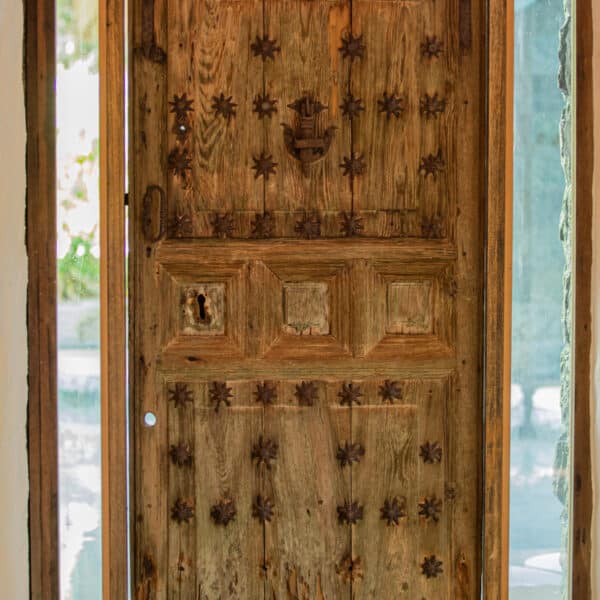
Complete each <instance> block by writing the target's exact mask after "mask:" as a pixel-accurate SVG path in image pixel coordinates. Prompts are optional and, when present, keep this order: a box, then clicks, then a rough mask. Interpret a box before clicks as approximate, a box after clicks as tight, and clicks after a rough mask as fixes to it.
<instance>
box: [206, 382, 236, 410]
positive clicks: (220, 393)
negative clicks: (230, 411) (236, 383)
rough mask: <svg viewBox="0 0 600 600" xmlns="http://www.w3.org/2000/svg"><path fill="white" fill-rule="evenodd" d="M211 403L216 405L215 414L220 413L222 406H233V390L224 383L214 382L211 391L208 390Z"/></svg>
mask: <svg viewBox="0 0 600 600" xmlns="http://www.w3.org/2000/svg"><path fill="white" fill-rule="evenodd" d="M208 395H209V397H210V401H211V402H212V403H214V405H215V412H219V408H221V404H224V405H225V406H231V397H232V396H233V394H232V393H231V388H230V387H227V384H226V383H225V382H224V381H213V382H212V384H211V386H210V389H209V390H208Z"/></svg>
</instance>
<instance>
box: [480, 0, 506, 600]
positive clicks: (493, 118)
mask: <svg viewBox="0 0 600 600" xmlns="http://www.w3.org/2000/svg"><path fill="white" fill-rule="evenodd" d="M488 18H489V23H490V28H489V36H490V37H489V40H488V72H489V75H488V83H487V85H488V107H487V142H486V145H487V147H486V150H485V151H486V153H487V157H488V172H487V184H486V186H487V192H486V193H487V216H486V232H487V244H486V245H487V248H486V272H487V282H486V324H485V327H486V336H485V381H486V385H485V422H486V427H485V498H484V524H485V525H484V554H483V585H484V589H485V590H486V593H487V594H488V595H489V597H490V598H501V599H505V598H508V551H509V539H508V519H509V496H508V495H509V467H510V334H511V286H512V270H511V269H512V263H511V249H512V147H513V145H512V126H513V119H512V105H511V103H510V102H507V98H512V97H513V95H512V89H513V54H512V53H513V11H512V6H511V5H509V4H507V3H506V2H502V1H501V0H499V1H493V2H491V3H490V14H489V17H488ZM492 282H493V283H492Z"/></svg>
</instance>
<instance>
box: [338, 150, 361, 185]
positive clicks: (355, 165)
mask: <svg viewBox="0 0 600 600" xmlns="http://www.w3.org/2000/svg"><path fill="white" fill-rule="evenodd" d="M340 168H341V169H342V174H343V175H349V176H350V177H351V178H352V179H353V178H354V177H356V176H357V175H363V174H364V173H365V172H366V170H367V163H366V161H365V157H364V156H363V155H362V154H360V155H357V154H356V152H352V154H351V155H350V156H344V160H343V162H342V163H341V164H340Z"/></svg>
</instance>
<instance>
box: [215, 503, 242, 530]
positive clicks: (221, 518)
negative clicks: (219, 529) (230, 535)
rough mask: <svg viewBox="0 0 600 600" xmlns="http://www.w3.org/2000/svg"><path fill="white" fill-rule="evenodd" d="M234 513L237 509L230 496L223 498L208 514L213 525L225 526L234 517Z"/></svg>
mask: <svg viewBox="0 0 600 600" xmlns="http://www.w3.org/2000/svg"><path fill="white" fill-rule="evenodd" d="M236 514H237V510H236V508H235V502H234V501H233V499H232V498H223V499H221V500H219V501H218V502H217V503H216V504H215V505H213V506H212V508H211V509H210V516H211V518H212V520H213V521H214V523H215V525H223V527H227V525H229V523H230V522H231V521H233V520H234V519H235V515H236Z"/></svg>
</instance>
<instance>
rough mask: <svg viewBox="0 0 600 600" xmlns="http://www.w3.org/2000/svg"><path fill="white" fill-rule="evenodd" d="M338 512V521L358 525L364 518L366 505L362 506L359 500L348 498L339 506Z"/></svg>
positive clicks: (343, 523)
mask: <svg viewBox="0 0 600 600" xmlns="http://www.w3.org/2000/svg"><path fill="white" fill-rule="evenodd" d="M337 513H338V521H339V522H340V523H341V524H342V525H356V523H358V522H359V521H360V520H362V518H363V515H364V507H363V506H360V504H359V503H358V502H348V500H346V501H345V502H344V504H342V505H341V506H338V507H337Z"/></svg>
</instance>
